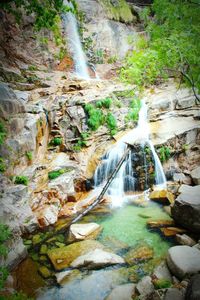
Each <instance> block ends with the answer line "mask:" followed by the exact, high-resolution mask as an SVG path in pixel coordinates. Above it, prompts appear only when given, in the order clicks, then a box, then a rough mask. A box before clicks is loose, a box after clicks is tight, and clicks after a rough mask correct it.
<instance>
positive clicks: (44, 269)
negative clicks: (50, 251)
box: [38, 266, 51, 278]
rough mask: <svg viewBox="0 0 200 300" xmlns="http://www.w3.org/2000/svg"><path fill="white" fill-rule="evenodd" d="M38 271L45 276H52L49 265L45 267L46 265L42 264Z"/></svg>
mask: <svg viewBox="0 0 200 300" xmlns="http://www.w3.org/2000/svg"><path fill="white" fill-rule="evenodd" d="M38 272H39V273H40V275H41V276H42V277H43V278H49V277H51V271H50V270H49V269H48V268H47V267H45V266H41V267H40V268H39V270H38Z"/></svg>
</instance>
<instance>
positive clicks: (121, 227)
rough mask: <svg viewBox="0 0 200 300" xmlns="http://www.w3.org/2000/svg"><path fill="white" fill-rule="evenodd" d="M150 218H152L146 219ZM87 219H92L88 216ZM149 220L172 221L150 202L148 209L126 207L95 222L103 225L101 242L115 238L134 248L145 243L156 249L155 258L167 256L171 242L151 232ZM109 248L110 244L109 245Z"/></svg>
mask: <svg viewBox="0 0 200 300" xmlns="http://www.w3.org/2000/svg"><path fill="white" fill-rule="evenodd" d="M144 216H149V217H150V218H144ZM87 218H92V215H91V217H90V216H88V217H86V219H87ZM149 219H154V220H159V219H167V220H168V219H170V217H169V216H168V215H167V214H166V213H165V212H164V211H163V210H162V208H161V206H160V205H158V204H157V203H153V202H149V203H148V206H147V207H137V206H133V205H126V206H123V207H121V208H118V209H115V210H114V211H113V212H112V213H111V215H109V216H108V215H107V216H103V217H96V218H95V217H93V221H95V222H97V223H98V224H100V225H102V227H103V231H102V234H101V235H100V237H99V241H100V242H102V243H103V244H105V245H106V244H107V238H108V237H113V238H115V239H117V240H119V241H122V242H124V243H126V244H128V246H134V245H136V244H137V243H138V242H140V241H141V240H142V241H145V242H146V243H148V245H149V246H151V247H152V248H153V249H154V254H155V256H163V255H165V254H166V251H167V249H168V248H169V246H170V243H169V241H167V240H165V239H163V238H162V237H161V236H160V235H159V234H158V233H157V232H153V231H151V232H150V231H149V230H148V229H147V226H146V222H147V220H149ZM107 245H108V246H109V243H108V244H107Z"/></svg>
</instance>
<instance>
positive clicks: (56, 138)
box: [50, 137, 62, 146]
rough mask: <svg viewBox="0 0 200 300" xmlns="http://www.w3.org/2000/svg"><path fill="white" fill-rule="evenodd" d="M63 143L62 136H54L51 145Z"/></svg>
mask: <svg viewBox="0 0 200 300" xmlns="http://www.w3.org/2000/svg"><path fill="white" fill-rule="evenodd" d="M61 144H62V138H60V137H54V138H53V139H52V140H51V142H50V145H53V146H60V145H61Z"/></svg>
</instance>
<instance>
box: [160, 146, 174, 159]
mask: <svg viewBox="0 0 200 300" xmlns="http://www.w3.org/2000/svg"><path fill="white" fill-rule="evenodd" d="M158 151H159V157H160V160H161V162H162V163H163V162H165V161H167V160H168V159H169V158H170V156H171V150H170V148H168V147H166V146H162V147H160V148H159V150H158Z"/></svg>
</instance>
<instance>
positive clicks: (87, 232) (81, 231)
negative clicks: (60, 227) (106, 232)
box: [69, 223, 102, 242]
mask: <svg viewBox="0 0 200 300" xmlns="http://www.w3.org/2000/svg"><path fill="white" fill-rule="evenodd" d="M101 229H102V228H101V226H100V225H98V224H97V223H87V224H72V225H71V226H70V229H69V240H70V241H71V242H74V241H80V240H85V239H91V238H93V239H95V238H96V237H97V236H98V234H99V233H100V231H101Z"/></svg>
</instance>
